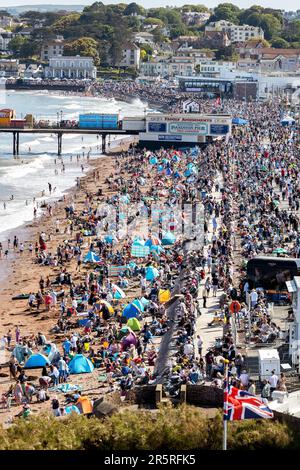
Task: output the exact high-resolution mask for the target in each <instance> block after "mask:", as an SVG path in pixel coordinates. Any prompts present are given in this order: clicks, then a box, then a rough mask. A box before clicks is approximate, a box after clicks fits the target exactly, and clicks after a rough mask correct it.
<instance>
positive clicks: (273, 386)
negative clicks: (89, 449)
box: [269, 370, 278, 396]
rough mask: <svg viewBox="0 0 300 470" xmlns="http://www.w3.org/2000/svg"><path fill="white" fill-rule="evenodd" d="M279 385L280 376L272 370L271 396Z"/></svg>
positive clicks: (270, 381) (270, 379) (270, 380)
mask: <svg viewBox="0 0 300 470" xmlns="http://www.w3.org/2000/svg"><path fill="white" fill-rule="evenodd" d="M277 383H278V375H276V374H275V370H272V375H271V377H269V384H270V387H271V396H272V393H273V392H274V390H276V388H277Z"/></svg>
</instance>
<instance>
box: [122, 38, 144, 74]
mask: <svg viewBox="0 0 300 470" xmlns="http://www.w3.org/2000/svg"><path fill="white" fill-rule="evenodd" d="M140 62H141V49H140V48H139V47H138V46H137V45H136V44H128V45H127V46H126V47H125V48H124V49H123V50H122V59H121V60H120V62H119V64H118V66H119V67H131V68H134V69H139V68H140Z"/></svg>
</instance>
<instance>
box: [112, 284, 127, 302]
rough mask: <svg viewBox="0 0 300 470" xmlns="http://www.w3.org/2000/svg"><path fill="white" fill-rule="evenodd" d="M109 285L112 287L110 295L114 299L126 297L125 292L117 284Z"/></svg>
mask: <svg viewBox="0 0 300 470" xmlns="http://www.w3.org/2000/svg"><path fill="white" fill-rule="evenodd" d="M111 287H112V289H111V290H112V295H113V298H114V299H117V300H119V299H125V297H126V294H125V292H123V291H122V289H121V288H120V287H119V286H117V284H112V285H111Z"/></svg>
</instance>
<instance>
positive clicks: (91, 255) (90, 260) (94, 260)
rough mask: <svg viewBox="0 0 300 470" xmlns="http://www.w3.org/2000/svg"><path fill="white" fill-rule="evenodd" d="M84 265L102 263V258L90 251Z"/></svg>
mask: <svg viewBox="0 0 300 470" xmlns="http://www.w3.org/2000/svg"><path fill="white" fill-rule="evenodd" d="M83 262H84V263H101V258H99V256H97V255H96V253H94V252H93V251H89V252H88V253H87V255H86V256H85V258H84V260H83Z"/></svg>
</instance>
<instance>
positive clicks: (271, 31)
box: [259, 13, 281, 40]
mask: <svg viewBox="0 0 300 470" xmlns="http://www.w3.org/2000/svg"><path fill="white" fill-rule="evenodd" d="M259 26H260V27H261V28H262V29H263V31H264V33H265V38H266V39H267V40H268V39H271V38H272V37H274V36H278V33H279V31H280V30H281V24H280V21H279V19H278V18H276V17H275V16H272V15H271V14H269V13H267V14H263V15H261V20H260V25H259Z"/></svg>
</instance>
